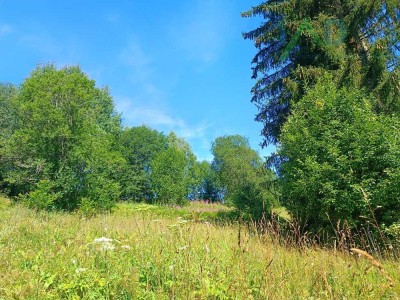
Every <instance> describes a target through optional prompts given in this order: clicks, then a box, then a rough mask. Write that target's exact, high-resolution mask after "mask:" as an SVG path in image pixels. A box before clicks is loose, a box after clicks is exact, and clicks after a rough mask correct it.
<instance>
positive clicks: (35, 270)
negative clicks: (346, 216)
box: [0, 198, 400, 299]
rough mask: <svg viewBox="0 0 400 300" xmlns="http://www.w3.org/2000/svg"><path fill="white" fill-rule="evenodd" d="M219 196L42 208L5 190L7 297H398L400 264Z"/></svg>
mask: <svg viewBox="0 0 400 300" xmlns="http://www.w3.org/2000/svg"><path fill="white" fill-rule="evenodd" d="M231 213H232V211H231V210H230V209H228V208H226V207H224V206H223V205H220V204H204V203H191V204H190V205H189V206H186V207H183V208H180V207H161V206H152V205H145V204H118V205H117V207H116V209H115V210H114V211H113V212H112V213H109V214H103V215H97V216H93V217H85V216H83V215H82V214H79V213H61V212H43V211H42V212H36V211H34V210H30V209H28V208H26V207H24V206H22V205H19V204H12V203H11V202H10V201H8V200H7V199H4V198H2V199H1V200H0V270H1V272H0V299H399V298H400V264H399V261H396V260H394V259H387V260H385V259H379V262H378V261H377V260H375V259H374V258H371V257H368V256H366V255H364V254H363V253H362V252H360V253H353V254H351V253H348V252H340V251H334V250H332V249H331V250H329V249H323V248H319V247H306V248H298V247H287V246H284V245H282V243H279V242H277V241H276V239H275V238H274V237H273V236H272V235H271V234H269V233H268V232H266V233H264V234H259V233H257V232H256V231H255V230H251V228H249V227H246V226H245V225H244V224H240V223H239V222H237V221H229V220H230V219H229V215H230V214H231Z"/></svg>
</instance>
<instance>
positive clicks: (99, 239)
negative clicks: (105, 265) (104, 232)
mask: <svg viewBox="0 0 400 300" xmlns="http://www.w3.org/2000/svg"><path fill="white" fill-rule="evenodd" d="M112 241H113V240H112V239H109V238H106V237H104V236H103V237H101V238H97V239H94V241H93V242H95V243H111V242H112Z"/></svg>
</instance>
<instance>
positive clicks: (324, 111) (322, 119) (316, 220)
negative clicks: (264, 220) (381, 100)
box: [278, 78, 400, 230]
mask: <svg viewBox="0 0 400 300" xmlns="http://www.w3.org/2000/svg"><path fill="white" fill-rule="evenodd" d="M371 102H373V101H371V99H368V96H366V95H365V94H364V93H363V92H362V91H360V90H348V89H340V90H338V89H337V88H335V86H334V84H333V83H332V81H331V80H330V78H324V79H323V80H321V82H319V83H318V84H317V85H316V86H315V88H313V89H312V90H309V91H308V93H307V94H306V96H305V97H304V98H303V99H302V100H301V101H300V102H299V103H297V104H295V105H293V114H292V115H291V116H290V117H289V119H288V121H287V123H286V124H285V126H284V127H283V130H282V134H281V145H280V147H279V148H278V155H279V156H280V159H281V161H283V163H282V164H281V166H280V168H279V171H280V173H281V174H280V175H281V176H280V178H281V183H282V188H283V203H284V205H285V206H286V207H287V208H288V209H289V210H290V211H291V213H292V214H293V215H294V216H297V217H299V218H300V219H301V220H302V222H304V223H307V224H308V227H309V228H312V229H315V230H318V229H320V228H332V225H333V226H335V225H336V223H337V222H338V221H339V220H346V221H347V222H348V223H349V225H350V226H351V227H357V226H359V225H361V224H362V223H363V222H365V220H370V221H372V220H374V219H375V218H376V220H377V221H378V223H379V224H380V225H382V224H386V225H388V226H390V225H391V224H393V223H394V222H396V221H399V219H400V215H399V214H398V213H397V212H398V211H399V210H400V201H399V199H400V180H399V179H400V130H399V129H400V121H399V119H398V118H396V117H385V116H380V115H376V114H375V113H374V111H373V109H372V107H371V105H370V104H369V103H371ZM364 192H365V194H364ZM372 212H373V213H372Z"/></svg>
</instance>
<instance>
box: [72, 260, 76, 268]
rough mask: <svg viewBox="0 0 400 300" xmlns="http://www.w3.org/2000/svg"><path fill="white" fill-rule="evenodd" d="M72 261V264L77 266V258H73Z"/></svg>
mask: <svg viewBox="0 0 400 300" xmlns="http://www.w3.org/2000/svg"><path fill="white" fill-rule="evenodd" d="M71 262H72V264H73V265H75V266H76V259H74V258H73V259H71Z"/></svg>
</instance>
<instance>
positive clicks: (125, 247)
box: [121, 245, 131, 250]
mask: <svg viewBox="0 0 400 300" xmlns="http://www.w3.org/2000/svg"><path fill="white" fill-rule="evenodd" d="M121 248H122V249H127V250H130V249H131V247H130V246H128V245H122V246H121Z"/></svg>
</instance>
